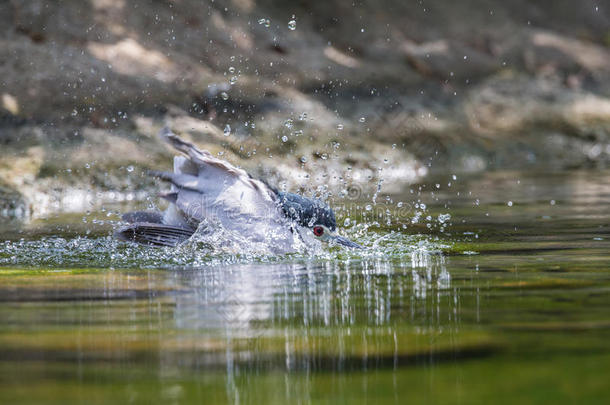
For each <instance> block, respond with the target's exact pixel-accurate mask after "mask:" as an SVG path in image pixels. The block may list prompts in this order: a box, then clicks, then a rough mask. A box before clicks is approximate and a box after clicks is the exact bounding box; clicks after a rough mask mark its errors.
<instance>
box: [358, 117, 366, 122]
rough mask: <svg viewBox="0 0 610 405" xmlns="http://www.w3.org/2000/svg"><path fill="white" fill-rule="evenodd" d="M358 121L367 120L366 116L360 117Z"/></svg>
mask: <svg viewBox="0 0 610 405" xmlns="http://www.w3.org/2000/svg"><path fill="white" fill-rule="evenodd" d="M358 121H360V122H366V118H364V117H360V118H359V119H358Z"/></svg>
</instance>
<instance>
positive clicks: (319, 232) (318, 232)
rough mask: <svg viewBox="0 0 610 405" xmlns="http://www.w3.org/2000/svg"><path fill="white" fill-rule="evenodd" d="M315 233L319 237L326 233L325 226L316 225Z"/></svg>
mask: <svg viewBox="0 0 610 405" xmlns="http://www.w3.org/2000/svg"><path fill="white" fill-rule="evenodd" d="M313 234H314V235H316V236H318V237H320V236H322V235H323V234H324V228H322V227H321V226H314V227H313Z"/></svg>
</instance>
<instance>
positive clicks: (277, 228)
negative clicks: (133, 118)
mask: <svg viewBox="0 0 610 405" xmlns="http://www.w3.org/2000/svg"><path fill="white" fill-rule="evenodd" d="M159 135H160V136H161V137H162V138H163V139H164V140H165V141H166V142H168V143H169V144H170V145H171V146H172V147H173V148H175V149H176V150H178V151H179V152H181V153H182V154H183V155H182V156H175V157H174V168H173V169H174V170H173V172H172V173H170V172H163V171H155V170H151V171H149V174H150V175H152V176H154V177H156V178H158V179H160V180H163V181H165V182H168V183H169V184H170V185H171V189H170V191H169V192H166V193H162V194H160V197H161V198H163V199H165V200H167V201H168V202H169V206H168V208H167V209H166V210H165V211H164V212H161V211H136V212H130V213H127V214H124V215H123V216H122V219H123V221H124V222H126V223H127V224H126V225H124V226H122V227H121V228H119V229H118V230H117V231H116V232H115V236H116V237H117V238H119V239H121V240H125V241H132V242H136V243H139V244H144V245H150V246H177V245H179V244H182V243H183V242H185V241H187V240H190V239H193V238H197V236H201V235H207V236H210V235H213V236H211V238H208V239H207V240H208V241H210V240H212V241H214V240H219V239H220V236H219V235H222V238H223V239H224V240H225V242H226V240H227V238H228V239H234V240H235V241H239V242H240V243H241V246H245V247H248V248H254V249H255V250H265V251H268V252H272V253H276V254H285V253H292V252H297V251H299V250H302V249H301V248H302V247H303V246H311V244H312V243H313V244H316V243H317V244H319V242H316V241H321V242H326V243H330V244H337V245H342V246H344V247H347V248H352V249H360V248H362V246H360V245H358V244H357V243H354V242H352V241H350V240H349V239H347V238H345V237H343V236H340V235H338V234H337V222H336V219H335V213H334V212H333V210H332V209H331V208H330V207H329V206H328V205H327V204H326V203H324V202H323V201H321V200H319V199H316V198H308V197H305V196H302V195H299V194H295V193H289V192H281V191H278V190H277V189H275V188H273V187H271V186H269V185H268V184H267V183H266V182H264V181H261V180H258V179H255V178H253V177H252V176H250V175H249V174H248V173H247V172H246V171H245V170H243V169H241V168H238V167H235V166H233V165H232V164H231V163H229V162H227V161H225V160H222V159H219V158H217V157H215V156H213V155H212V154H211V153H209V152H208V151H205V150H200V149H198V148H197V147H196V146H195V145H193V144H192V143H190V142H187V141H185V140H183V139H181V138H180V137H178V136H177V135H176V134H174V133H173V132H172V131H171V130H170V129H169V128H164V129H162V130H161V132H160V134H159ZM259 248H260V249H259Z"/></svg>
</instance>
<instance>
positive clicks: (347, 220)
mask: <svg viewBox="0 0 610 405" xmlns="http://www.w3.org/2000/svg"><path fill="white" fill-rule="evenodd" d="M350 223H351V221H350V219H349V218H345V220H344V221H343V226H349V224H350Z"/></svg>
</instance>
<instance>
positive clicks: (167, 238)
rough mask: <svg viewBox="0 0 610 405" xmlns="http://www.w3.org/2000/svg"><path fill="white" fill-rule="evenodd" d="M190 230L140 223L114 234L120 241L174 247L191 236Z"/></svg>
mask: <svg viewBox="0 0 610 405" xmlns="http://www.w3.org/2000/svg"><path fill="white" fill-rule="evenodd" d="M193 233H194V231H193V230H192V229H185V228H181V227H176V226H171V225H164V224H155V223H149V222H140V223H134V224H129V225H126V226H124V227H123V228H120V229H118V230H117V231H116V232H115V234H114V235H115V237H117V238H118V239H120V240H124V241H129V242H136V243H139V244H142V245H149V246H176V245H178V244H180V243H182V242H184V241H186V240H187V239H188V238H190V237H191V236H192V235H193Z"/></svg>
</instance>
